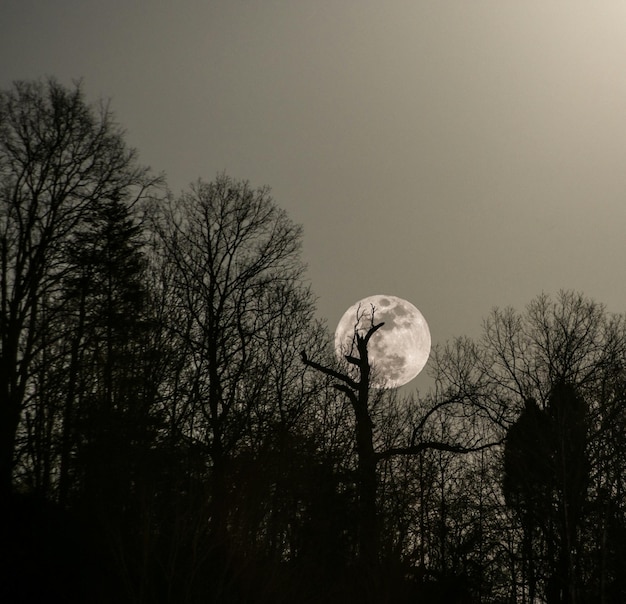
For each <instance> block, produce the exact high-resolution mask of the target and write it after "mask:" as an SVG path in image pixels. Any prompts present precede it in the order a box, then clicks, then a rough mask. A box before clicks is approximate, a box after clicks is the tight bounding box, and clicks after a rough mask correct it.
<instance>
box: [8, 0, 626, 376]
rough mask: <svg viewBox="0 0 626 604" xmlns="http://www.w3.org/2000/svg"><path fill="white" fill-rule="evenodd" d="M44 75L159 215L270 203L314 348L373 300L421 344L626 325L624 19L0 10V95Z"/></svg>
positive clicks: (222, 3) (233, 2)
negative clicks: (574, 323)
mask: <svg viewBox="0 0 626 604" xmlns="http://www.w3.org/2000/svg"><path fill="white" fill-rule="evenodd" d="M46 76H55V77H56V78H57V79H59V81H61V82H62V83H64V84H67V85H70V84H71V82H72V80H74V79H77V78H82V79H83V87H84V90H85V93H86V95H87V97H88V98H89V99H90V100H93V101H97V100H98V99H99V98H106V99H110V101H111V108H112V109H113V111H114V113H115V115H116V117H117V120H118V121H119V123H120V124H121V125H122V126H123V127H124V128H125V130H126V141H127V143H128V144H129V145H131V146H133V147H135V148H136V149H137V151H138V153H139V158H140V161H141V162H142V163H143V164H145V165H149V166H151V167H152V169H153V170H154V171H155V172H161V171H163V172H165V174H166V176H167V181H168V184H169V187H170V188H171V190H172V191H173V193H174V194H177V193H179V192H180V191H181V190H183V189H184V188H186V187H187V186H188V185H189V183H191V182H193V181H195V180H197V179H198V178H202V179H204V180H212V179H213V178H214V177H215V176H216V175H217V174H218V173H222V172H225V173H227V174H228V175H230V176H232V177H234V178H237V179H245V180H248V181H249V182H250V184H252V185H253V186H262V185H268V186H270V187H271V189H272V196H273V198H274V200H275V201H276V203H277V204H278V205H279V206H280V207H282V208H284V209H285V210H286V211H287V212H288V214H289V216H290V217H291V218H292V219H293V220H294V221H295V222H298V223H300V224H302V226H303V228H304V239H303V258H304V260H305V262H306V263H307V265H308V272H307V277H308V279H309V280H310V284H311V287H312V289H313V291H314V293H315V294H316V295H317V297H318V305H317V308H318V315H319V317H320V318H322V319H324V320H326V321H327V323H328V326H329V328H330V329H331V330H333V331H334V328H335V325H336V324H337V322H338V321H339V319H340V318H341V316H342V315H343V313H344V311H345V310H346V309H347V308H348V307H349V306H350V305H352V304H353V303H354V302H356V301H357V300H359V299H361V298H363V297H365V296H368V295H371V294H379V293H383V294H391V295H395V296H399V297H402V298H405V299H407V300H409V301H410V302H411V303H413V304H414V305H415V306H417V307H418V308H419V309H420V311H421V312H422V313H423V315H424V316H425V317H426V320H427V321H428V324H429V326H430V331H431V336H432V340H433V344H434V345H437V344H440V345H441V344H444V343H445V342H446V341H448V340H451V339H452V338H454V337H456V336H460V335H469V336H471V337H477V336H478V335H479V334H480V331H481V323H482V320H483V319H484V317H486V316H487V314H488V313H489V311H490V310H491V309H492V308H493V307H495V306H498V307H505V306H513V307H515V308H518V309H520V310H522V309H523V308H524V307H525V306H526V304H527V303H528V302H530V301H531V300H532V299H533V298H535V297H536V296H538V295H539V294H541V293H542V292H545V293H548V294H556V293H557V292H558V291H559V290H560V289H571V290H576V291H580V292H583V293H584V294H585V295H586V296H588V297H590V298H592V299H594V300H596V301H597V302H602V303H604V304H606V306H607V309H608V310H609V311H611V312H623V311H624V310H626V274H625V273H626V270H625V263H624V259H625V254H624V250H625V247H626V245H625V243H624V241H625V239H626V238H625V237H624V227H625V226H626V2H624V1H623V0H613V1H609V0H598V1H596V2H588V1H579V0H524V1H522V2H516V1H502V0H491V1H484V0H430V1H421V0H406V1H404V0H386V1H385V2H383V1H381V0H378V1H373V0H333V1H328V0H203V1H201V0H177V2H172V1H169V0H168V1H165V0H108V1H107V2H102V1H101V0H55V1H54V2H51V1H50V0H39V1H36V0H2V2H1V3H0V88H2V89H7V88H10V87H11V85H12V82H13V81H14V80H18V79H26V80H30V79H37V78H43V77H46ZM427 379H428V378H426V377H424V376H422V375H420V376H418V378H417V379H416V380H414V382H412V384H413V385H414V386H415V387H417V388H426V387H428V382H427Z"/></svg>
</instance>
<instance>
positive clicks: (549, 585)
mask: <svg viewBox="0 0 626 604" xmlns="http://www.w3.org/2000/svg"><path fill="white" fill-rule="evenodd" d="M301 243H302V231H301V228H300V227H299V226H298V225H296V224H294V223H293V222H292V221H291V220H290V218H289V216H288V215H287V214H286V213H285V212H284V211H283V210H282V209H281V208H280V207H279V205H278V204H277V203H276V202H275V201H274V199H273V198H272V197H271V192H270V190H269V189H268V188H266V187H261V188H258V187H254V186H253V185H251V184H250V183H248V182H245V181H241V180H237V179H234V178H232V177H230V176H228V175H225V174H221V175H218V176H217V177H215V178H214V179H213V180H211V181H207V180H199V181H197V182H196V183H194V184H192V185H191V186H190V187H189V188H188V189H187V190H186V191H184V192H182V193H181V194H180V195H179V196H174V195H172V194H171V193H169V192H167V190H166V188H165V186H164V183H163V180H162V179H161V178H158V177H155V176H153V175H151V174H150V172H149V170H147V169H145V168H143V167H141V166H140V164H139V163H138V159H137V156H136V153H135V152H134V151H133V150H131V149H129V148H128V147H127V146H126V144H125V142H124V136H123V132H122V130H121V129H120V128H119V126H118V125H117V124H116V122H115V120H114V119H113V116H112V114H111V113H110V111H109V110H108V108H107V107H106V105H103V104H99V105H90V104H88V103H87V101H86V99H85V96H84V93H83V91H82V89H81V87H80V85H77V86H74V87H73V88H64V87H63V86H61V85H60V84H58V83H57V82H56V81H55V80H53V79H50V80H47V81H44V82H18V83H16V84H15V85H14V86H13V88H11V89H10V90H6V91H3V92H0V311H1V315H0V498H1V501H2V510H1V511H2V521H1V526H2V529H1V530H2V534H1V535H0V541H1V542H2V553H1V559H0V564H1V567H2V572H3V579H4V581H3V582H2V585H1V586H0V601H3V602H5V601H6V602H11V601H16V602H17V601H19V602H23V601H50V602H55V601H59V602H60V601H63V602H66V601H77V602H78V601H81V602H83V601H88V602H110V601H115V602H120V603H126V602H128V603H133V604H135V603H136V604H140V603H142V604H143V603H146V604H148V603H161V602H164V603H165V602H167V603H172V604H178V603H180V602H185V603H194V602H198V603H199V602H241V603H243V602H250V603H256V602H259V603H261V602H266V603H268V604H269V603H280V602H285V603H287V602H300V601H302V602H320V603H322V602H324V603H326V602H329V603H332V602H385V601H388V602H394V603H395V602H397V603H402V602H407V603H408V602H446V603H448V602H484V603H487V602H489V603H496V602H533V601H536V602H548V603H554V602H568V603H572V604H574V603H579V602H621V601H626V584H625V582H624V579H623V577H624V576H625V571H626V548H625V546H624V543H626V540H625V537H626V518H625V509H624V481H625V477H624V476H625V472H624V470H625V465H626V436H625V435H626V425H625V423H626V411H625V406H624V402H625V401H624V397H625V395H626V390H625V385H626V380H625V374H624V361H625V358H626V357H625V350H626V322H625V318H624V317H623V316H622V315H612V314H609V313H608V312H607V311H606V309H605V308H604V306H602V305H601V304H599V303H597V302H594V301H593V300H590V299H588V298H586V297H585V296H584V295H582V294H579V293H575V292H561V293H559V294H558V295H556V296H555V297H550V296H546V295H540V296H538V297H537V298H535V299H534V300H532V301H531V302H530V303H529V304H528V305H527V306H526V307H525V308H524V309H523V310H522V311H518V310H515V309H494V310H493V311H492V312H491V313H490V314H489V315H488V316H487V318H486V319H485V321H484V324H483V331H482V335H481V337H480V338H478V339H476V340H470V339H468V338H458V339H456V340H454V341H452V342H449V343H448V344H446V345H445V346H441V347H439V348H437V349H436V350H435V351H434V353H433V359H432V365H431V371H432V376H433V378H434V384H435V386H434V388H433V390H432V391H431V392H429V393H428V394H427V395H425V396H422V397H420V398H418V397H417V395H408V396H401V395H400V394H399V393H398V392H397V391H394V390H389V391H385V390H378V389H376V390H371V391H370V389H369V386H368V381H367V380H368V375H369V364H368V362H367V341H362V342H358V344H359V346H360V348H359V346H357V349H358V350H359V356H358V358H356V357H352V358H351V359H347V360H346V362H345V363H340V362H338V361H337V360H336V359H335V357H334V354H333V350H332V346H331V338H330V336H329V333H328V330H327V328H326V326H325V325H324V324H322V323H320V322H319V321H318V320H317V319H316V318H315V298H314V296H313V293H312V291H311V289H310V288H309V286H308V284H307V281H306V274H305V267H304V265H303V263H302V260H301V257H300V248H301ZM371 327H372V330H371V335H370V337H375V331H376V326H375V325H372V326H371ZM350 363H352V364H353V365H355V366H357V368H358V375H359V377H358V378H353V377H348V376H349V375H350V376H352V375H354V374H352V373H351V374H348V373H347V372H346V370H347V364H350Z"/></svg>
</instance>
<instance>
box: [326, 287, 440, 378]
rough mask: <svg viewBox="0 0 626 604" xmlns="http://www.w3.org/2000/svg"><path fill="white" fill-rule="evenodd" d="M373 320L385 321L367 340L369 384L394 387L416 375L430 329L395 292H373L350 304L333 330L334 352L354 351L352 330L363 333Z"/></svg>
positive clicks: (423, 361) (425, 354) (427, 346)
mask: <svg viewBox="0 0 626 604" xmlns="http://www.w3.org/2000/svg"><path fill="white" fill-rule="evenodd" d="M372 312H373V314H374V317H373V323H374V324H378V323H381V322H384V323H385V324H384V325H383V326H382V327H381V328H380V329H379V330H378V331H376V332H375V333H374V334H373V335H372V337H371V339H370V341H369V342H368V346H367V350H368V356H369V361H370V365H371V366H372V370H373V372H372V378H373V379H372V386H374V387H376V388H397V387H398V386H402V385H404V384H406V383H408V382H410V381H411V380H412V379H413V378H415V377H416V376H417V374H418V373H419V372H420V371H421V370H422V369H423V368H424V365H426V362H427V361H428V356H429V354H430V330H429V329H428V323H426V319H424V316H423V315H422V313H421V312H420V311H419V310H417V308H415V306H413V304H411V303H410V302H407V301H406V300H403V299H402V298H397V297H396V296H386V295H376V296H368V297H367V298H363V299H362V300H360V301H359V302H357V303H356V304H353V305H352V306H351V307H350V308H349V309H348V310H347V311H346V312H345V313H344V315H343V317H341V320H340V321H339V324H338V325H337V329H336V330H335V354H336V355H337V357H338V358H339V359H340V360H343V359H344V358H345V355H347V354H352V355H356V354H357V353H356V344H354V347H353V341H354V334H355V331H356V332H358V333H359V334H360V335H362V336H364V335H365V334H366V333H367V331H368V329H369V328H370V327H371V326H372Z"/></svg>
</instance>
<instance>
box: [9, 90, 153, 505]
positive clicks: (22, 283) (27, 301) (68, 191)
mask: <svg viewBox="0 0 626 604" xmlns="http://www.w3.org/2000/svg"><path fill="white" fill-rule="evenodd" d="M148 184H149V180H148V177H147V173H146V171H145V170H143V169H141V168H139V167H137V163H136V160H135V155H134V152H133V151H131V150H129V149H127V148H126V146H125V144H124V142H123V139H122V134H121V130H120V129H119V127H118V126H117V125H116V124H115V123H114V121H113V118H112V116H111V114H110V112H109V111H108V109H107V108H106V107H104V106H101V107H100V108H97V109H94V108H91V107H89V106H88V105H87V103H86V102H85V99H84V96H83V93H82V90H81V88H80V86H78V85H76V86H75V87H74V88H73V89H66V88H64V87H62V86H61V85H60V84H58V83H57V82H56V81H55V80H53V79H50V80H47V81H46V82H45V83H40V82H16V83H15V85H14V87H13V88H12V89H11V90H6V91H2V92H1V93H0V344H1V348H0V490H1V491H2V493H5V494H6V493H7V492H8V491H9V490H10V488H11V475H12V472H13V465H14V455H15V443H16V440H15V439H16V434H17V430H18V426H19V423H20V419H21V417H22V413H23V411H24V405H25V403H26V400H27V398H28V395H29V388H30V387H31V383H32V379H33V364H34V362H35V359H36V357H37V356H38V355H39V354H40V353H41V347H42V338H44V337H45V334H46V329H47V327H46V325H45V324H43V321H44V318H45V319H46V320H48V318H49V315H50V312H52V309H53V308H54V306H55V305H54V300H55V299H56V297H57V296H58V290H59V287H60V283H61V280H62V277H63V275H64V271H65V264H64V262H65V257H64V253H65V244H66V242H67V239H68V237H69V235H70V234H71V233H72V232H73V231H74V229H75V228H76V226H77V225H78V224H79V223H80V222H81V220H82V219H83V217H84V216H85V214H86V213H88V212H89V211H90V210H91V208H92V207H93V205H94V204H96V203H97V202H98V201H99V200H100V199H102V198H106V197H111V196H112V195H118V194H119V195H126V194H134V195H141V192H142V191H143V190H144V187H146V186H147V185H148Z"/></svg>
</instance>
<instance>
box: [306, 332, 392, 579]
mask: <svg viewBox="0 0 626 604" xmlns="http://www.w3.org/2000/svg"><path fill="white" fill-rule="evenodd" d="M382 326H383V323H378V324H376V325H374V324H373V323H372V326H371V327H370V328H369V330H368V331H367V333H366V334H365V335H364V336H362V335H361V334H359V333H358V332H357V331H355V334H354V342H355V344H356V348H357V352H358V356H352V355H346V360H347V361H348V363H350V364H351V365H354V366H355V367H356V368H357V369H358V371H359V378H358V380H354V379H352V378H351V377H350V376H349V375H347V374H345V373H341V372H339V371H335V370H334V369H331V368H329V367H325V366H323V365H320V364H319V363H316V362H314V361H311V360H310V359H309V358H308V357H307V356H306V353H305V352H304V351H303V352H302V361H303V362H304V364H305V365H307V366H309V367H312V368H314V369H316V370H318V371H321V372H322V373H325V374H326V375H329V376H331V377H333V378H335V379H336V380H338V382H339V383H338V384H336V385H335V388H337V390H340V391H341V392H343V393H345V394H346V396H347V397H348V399H349V400H350V403H351V404H352V408H353V410H354V418H355V444H356V453H357V473H356V488H357V496H358V510H357V511H358V514H357V518H358V529H357V530H358V535H357V538H358V556H359V564H360V566H361V567H362V568H363V569H364V570H366V571H367V572H368V573H370V577H372V578H375V577H376V576H377V575H378V572H377V571H378V565H379V559H378V555H379V545H380V527H379V523H378V513H377V506H376V491H377V486H378V478H377V473H376V464H377V461H378V460H377V456H376V453H375V451H374V439H373V430H372V428H373V424H372V419H371V416H370V410H369V390H370V369H371V368H370V364H369V358H368V352H367V344H368V342H369V340H370V338H371V337H372V335H373V334H374V333H375V332H376V331H377V330H378V329H380V328H381V327H382Z"/></svg>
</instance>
